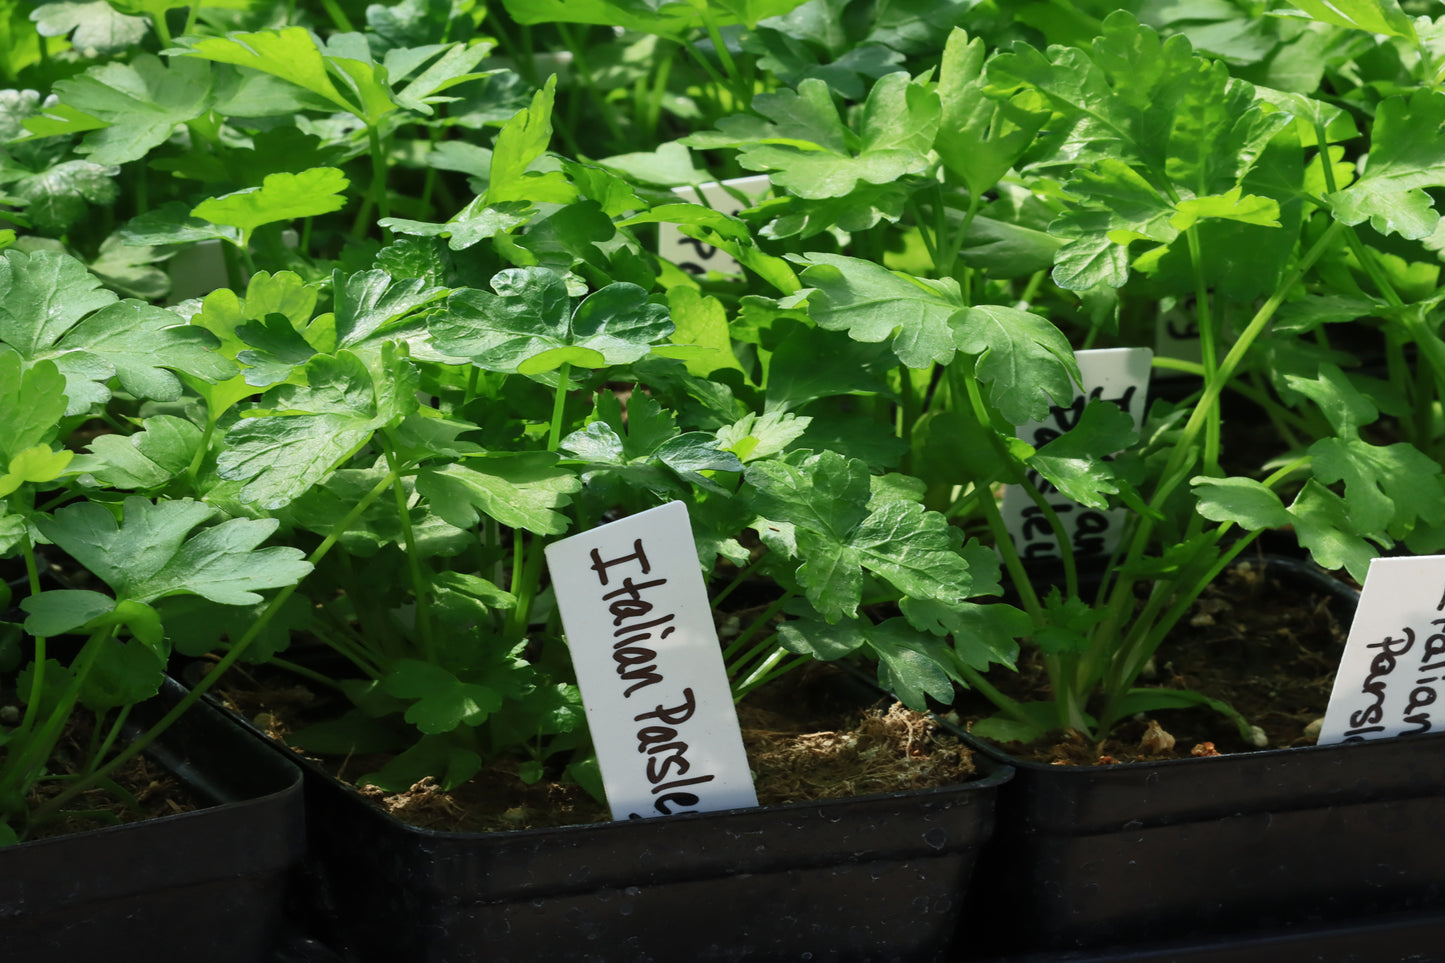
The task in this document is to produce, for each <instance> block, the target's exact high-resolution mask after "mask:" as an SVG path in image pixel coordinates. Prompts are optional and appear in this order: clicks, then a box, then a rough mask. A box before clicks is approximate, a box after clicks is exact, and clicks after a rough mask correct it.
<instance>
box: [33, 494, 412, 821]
mask: <svg viewBox="0 0 1445 963" xmlns="http://www.w3.org/2000/svg"><path fill="white" fill-rule="evenodd" d="M398 480H399V479H398V478H397V477H396V476H395V475H394V474H392V473H391V472H388V473H387V475H386V477H385V478H383V479H381V481H379V482H377V483H376V484H375V485H374V486H372V489H371V490H370V491H369V492H367V493H366V494H365V495H363V496H361V498H360V499H358V500H357V502H356V504H355V505H353V506H352V508H351V511H349V512H347V513H346V517H344V518H343V519H342V520H341V521H339V522H337V523H336V525H335V526H334V527H333V528H332V529H331V532H330V533H329V534H328V535H327V536H326V538H324V539H323V540H322V541H321V544H320V545H318V546H316V548H315V549H314V550H313V551H312V552H311V554H310V555H309V556H307V559H306V560H307V561H308V562H310V563H311V564H312V565H313V566H315V565H316V563H317V562H319V561H321V559H322V558H324V557H325V556H326V554H327V553H328V552H330V551H331V549H332V548H333V547H335V545H336V543H337V542H338V541H340V540H341V536H342V535H344V534H346V532H347V531H349V530H350V529H351V526H353V525H355V524H356V522H357V521H358V520H359V519H360V518H361V516H362V515H363V514H365V513H366V510H367V509H369V508H370V507H371V506H372V504H373V503H374V502H375V501H376V500H377V499H378V498H380V497H381V496H382V495H384V494H385V493H386V491H387V489H388V488H390V487H391V486H392V485H394V484H396V483H397V482H398ZM295 592H296V584H292V585H288V586H286V587H285V588H283V589H281V591H279V592H277V593H276V595H275V596H273V597H272V599H271V601H270V603H269V604H268V605H267V606H266V609H265V611H263V612H262V613H261V614H260V615H259V616H258V617H257V618H256V620H255V621H254V622H252V623H251V624H250V625H249V626H248V627H247V629H246V631H245V632H243V633H242V634H241V637H240V638H239V639H237V640H236V642H235V643H234V644H232V645H231V647H230V648H229V649H227V650H226V654H225V655H223V656H221V658H220V659H219V660H218V661H217V662H216V664H215V666H214V667H213V668H212V669H211V671H210V672H207V673H206V674H205V675H203V676H201V678H200V679H198V680H196V684H195V685H193V686H192V687H191V690H190V691H189V692H187V693H186V694H185V695H184V696H182V697H181V698H180V699H179V700H178V701H177V702H176V704H175V705H174V706H172V707H171V709H170V711H169V712H167V713H166V714H165V715H164V716H162V717H161V718H160V720H159V721H158V722H156V723H155V724H154V725H152V726H151V727H150V728H149V729H147V730H146V731H145V732H143V733H141V734H140V735H139V736H137V737H136V738H135V739H134V740H132V741H131V742H130V744H129V745H127V746H126V747H125V748H124V749H122V750H121V751H120V752H118V753H116V755H115V758H113V759H111V760H110V762H108V763H106V764H105V765H103V766H101V767H100V768H99V769H97V770H95V771H94V772H92V773H91V774H89V775H88V776H86V777H85V778H83V779H79V780H76V782H74V783H73V784H71V785H70V786H69V787H68V788H67V789H65V790H64V791H63V792H61V793H59V794H58V795H56V796H54V797H52V798H51V799H50V800H48V801H47V802H46V803H45V804H44V805H42V806H40V807H39V808H38V809H36V811H35V813H34V818H37V819H38V818H41V817H43V816H45V815H46V814H48V813H52V812H55V811H57V810H59V809H60V807H61V806H63V805H65V804H66V803H67V802H69V801H70V800H71V799H73V798H74V797H75V796H77V795H79V794H80V793H82V792H84V791H85V790H87V789H89V788H90V787H91V786H93V785H95V784H96V783H97V782H99V781H101V780H103V779H106V778H109V776H110V775H111V773H113V772H115V771H116V770H117V769H119V768H120V767H121V766H123V765H125V763H126V762H127V761H129V760H130V759H131V758H133V757H134V756H136V755H137V754H139V753H141V752H144V751H145V750H146V749H147V748H148V747H149V746H150V744H151V743H153V742H155V741H156V739H158V738H160V736H161V734H162V733H164V732H165V731H166V730H167V729H169V728H170V727H171V726H172V725H174V724H175V721H176V720H177V719H179V718H180V717H181V716H182V714H184V713H185V711H186V710H187V709H189V708H190V707H191V706H193V705H195V704H196V702H197V701H199V700H200V698H201V697H202V696H204V695H205V694H206V692H207V691H208V690H209V689H210V688H211V686H213V685H215V684H216V681H217V680H218V679H220V678H221V677H222V676H223V675H225V673H226V670H227V669H229V668H230V667H231V666H233V665H235V664H236V662H237V661H238V660H239V659H240V658H241V656H242V655H244V654H245V652H246V650H247V649H248V648H249V647H250V646H251V643H252V642H255V641H256V639H257V638H258V637H259V636H260V635H261V632H262V631H263V630H264V629H265V628H266V626H267V625H268V624H269V623H270V621H271V619H273V618H274V617H275V616H276V613H277V612H279V611H281V607H282V606H284V605H285V604H286V601H287V600H288V599H289V598H291V596H292V595H293V594H295Z"/></svg>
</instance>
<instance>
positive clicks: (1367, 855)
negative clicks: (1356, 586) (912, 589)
mask: <svg viewBox="0 0 1445 963" xmlns="http://www.w3.org/2000/svg"><path fill="white" fill-rule="evenodd" d="M1268 571H1269V572H1270V574H1271V576H1273V577H1277V578H1278V580H1279V582H1280V584H1281V586H1282V587H1283V588H1284V589H1286V590H1306V589H1308V590H1313V591H1315V592H1323V593H1325V594H1327V595H1328V596H1329V597H1330V598H1331V599H1332V603H1333V604H1334V605H1337V606H1338V611H1337V613H1336V614H1337V616H1338V617H1339V618H1340V619H1341V621H1342V623H1343V624H1348V623H1349V620H1350V618H1352V616H1353V609H1354V606H1355V604H1356V603H1357V602H1358V593H1356V592H1355V591H1354V590H1352V589H1350V588H1349V587H1347V586H1345V585H1343V584H1342V583H1338V582H1335V581H1333V580H1332V579H1329V578H1328V577H1327V576H1324V575H1323V574H1321V573H1318V572H1317V571H1316V570H1314V569H1312V568H1309V567H1307V566H1306V565H1304V564H1303V563H1299V562H1294V561H1292V560H1287V559H1281V560H1276V559H1271V560H1270V561H1269V567H1268ZM970 738H971V737H970ZM973 742H974V745H975V747H976V748H979V749H981V750H982V751H983V752H985V753H988V754H991V755H993V756H994V757H995V758H996V759H998V760H1000V761H1003V762H1006V763H1007V764H1009V765H1011V766H1013V767H1015V769H1016V770H1017V771H1016V774H1015V776H1014V778H1013V779H1012V780H1011V781H1010V782H1009V783H1008V784H1006V785H1005V786H1003V787H1001V791H1000V797H999V824H998V827H997V829H996V831H995V834H994V837H993V839H992V840H991V841H990V843H989V845H988V847H987V851H986V852H985V854H984V856H983V858H982V860H981V863H980V866H979V878H980V879H988V880H989V884H988V887H987V890H986V891H984V892H981V893H980V894H979V895H980V900H977V901H974V902H973V903H972V904H971V905H973V906H978V907H980V910H979V912H978V913H977V914H976V916H975V918H971V919H969V920H966V921H965V924H964V927H965V929H964V932H965V933H968V932H970V931H973V932H975V933H976V934H978V936H979V938H978V939H961V940H960V941H959V946H960V948H961V949H960V953H959V958H978V957H988V956H1003V955H1008V956H1009V957H1010V958H1012V956H1013V955H1023V954H1026V953H1027V952H1029V951H1042V950H1076V949H1088V948H1100V947H1113V951H1112V952H1110V953H1108V954H1106V955H1104V956H1098V955H1090V954H1088V953H1083V954H1079V955H1078V957H1077V958H1078V959H1081V960H1083V959H1089V960H1093V959H1105V958H1107V959H1134V958H1135V957H1134V956H1132V955H1127V954H1125V953H1124V952H1123V950H1125V949H1128V948H1129V947H1130V945H1131V944H1143V943H1146V942H1148V941H1165V942H1168V941H1177V940H1181V939H1184V940H1190V939H1194V938H1199V939H1200V940H1201V941H1202V942H1201V943H1200V944H1199V945H1200V947H1203V946H1205V945H1206V944H1207V942H1208V941H1209V940H1214V941H1216V942H1217V941H1219V940H1221V939H1236V940H1241V941H1243V942H1242V943H1238V944H1226V949H1225V950H1221V951H1219V952H1220V953H1224V954H1225V955H1215V956H1208V955H1204V956H1195V955H1191V954H1192V953H1193V952H1196V951H1191V954H1185V955H1179V954H1178V952H1177V948H1178V946H1177V944H1175V946H1176V949H1175V950H1162V951H1160V952H1162V953H1164V955H1156V956H1148V955H1144V956H1141V957H1139V958H1140V959H1151V960H1152V959H1159V960H1164V959H1176V958H1177V959H1181V960H1185V959H1187V960H1194V959H1200V960H1204V959H1209V960H1214V959H1220V960H1223V959H1235V958H1236V957H1233V956H1229V955H1227V953H1228V949H1227V947H1228V945H1253V944H1252V943H1251V942H1250V940H1251V939H1253V938H1280V939H1285V938H1288V937H1290V936H1291V934H1306V935H1304V936H1301V937H1299V938H1303V939H1308V938H1309V937H1308V935H1307V934H1308V933H1309V932H1310V931H1312V930H1316V929H1318V928H1320V927H1324V926H1328V925H1344V926H1347V927H1350V926H1356V925H1357V926H1360V927H1365V928H1368V927H1370V926H1375V925H1381V926H1385V927H1386V928H1387V929H1388V928H1389V927H1390V925H1391V922H1390V921H1391V920H1394V919H1397V917H1394V916H1391V915H1390V914H1405V915H1404V916H1402V917H1398V919H1403V920H1405V921H1406V922H1405V923H1404V924H1402V925H1403V927H1404V928H1403V929H1395V930H1391V932H1394V933H1396V936H1395V937H1394V938H1395V939H1397V940H1408V939H1411V938H1413V937H1412V936H1411V935H1410V934H1412V933H1421V934H1425V936H1422V937H1421V938H1422V939H1425V938H1426V937H1427V936H1428V940H1427V942H1424V943H1421V944H1420V945H1419V947H1418V948H1417V952H1426V953H1427V956H1424V957H1420V958H1421V959H1424V958H1429V957H1430V956H1435V957H1436V958H1438V948H1439V945H1440V944H1439V942H1438V935H1439V920H1438V919H1436V920H1435V923H1434V927H1433V929H1432V928H1431V927H1429V926H1426V927H1425V928H1424V929H1420V925H1423V922H1422V921H1425V920H1426V919H1427V915H1425V914H1429V913H1431V912H1440V913H1445V874H1442V872H1441V867H1442V866H1445V833H1442V832H1441V827H1442V826H1445V733H1431V734H1426V735H1419V736H1411V737H1403V738H1393V739H1381V740H1375V741H1370V742H1361V743H1352V744H1339V745H1329V746H1308V747H1300V748H1291V749H1275V750H1264V751H1259V752H1251V753H1241V754H1236V755H1223V756H1214V757H1206V758H1199V759H1181V760H1167V761H1163V762H1157V763H1127V764H1122V765H1112V766H1108V765H1106V766H1050V765H1043V764H1040V763H1036V762H1031V761H1025V760H1022V759H1017V758H1014V757H1012V756H1010V755H1008V754H1007V753H1005V752H1003V751H1001V750H1000V749H999V748H998V747H996V746H993V745H991V744H988V743H986V742H982V741H979V740H973ZM1412 927H1413V929H1412ZM990 932H993V933H1000V932H1003V933H1005V934H1006V935H1004V936H1003V937H1002V939H998V940H994V941H992V942H990V941H988V940H987V938H986V937H987V934H988V933H990ZM1139 952H1141V953H1143V952H1144V950H1143V949H1140V951H1139ZM1197 952H1203V950H1202V949H1197ZM1170 953H1174V954H1175V955H1170ZM1060 958H1061V959H1064V958H1067V959H1073V958H1075V957H1074V956H1072V955H1069V956H1066V957H1060ZM1245 958H1246V957H1240V959H1245ZM1247 958H1248V959H1253V958H1254V957H1247ZM1275 958H1277V959H1314V958H1315V956H1314V955H1312V954H1306V955H1304V956H1293V955H1290V954H1286V955H1285V956H1282V957H1275ZM1325 958H1326V957H1321V959H1325ZM1328 958H1329V959H1336V958H1337V957H1334V956H1330V957H1328ZM1338 958H1339V959H1342V960H1343V959H1347V958H1348V957H1338ZM1359 958H1360V959H1403V958H1409V954H1405V955H1396V954H1393V953H1391V954H1389V955H1386V956H1383V957H1381V956H1374V957H1359Z"/></svg>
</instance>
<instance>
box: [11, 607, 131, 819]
mask: <svg viewBox="0 0 1445 963" xmlns="http://www.w3.org/2000/svg"><path fill="white" fill-rule="evenodd" d="M116 628H117V627H116V626H114V625H107V626H105V627H104V628H101V629H97V630H96V631H95V632H93V633H91V635H90V637H89V638H87V639H86V640H85V644H84V645H83V646H82V647H81V650H80V655H78V656H77V657H76V660H75V663H74V665H73V667H72V670H71V676H70V681H69V682H68V683H67V684H66V686H65V691H64V693H62V694H61V696H60V699H59V700H58V701H57V702H56V703H55V704H54V705H53V706H50V707H48V712H47V714H46V718H45V720H44V722H42V723H41V724H40V726H39V728H38V729H37V730H36V731H35V733H34V735H33V736H32V738H30V739H27V740H26V742H25V744H24V746H22V747H21V749H20V752H19V754H18V755H14V756H10V757H7V758H6V760H5V770H6V771H5V773H4V775H3V777H0V799H3V798H5V797H6V796H8V795H10V794H11V793H13V792H16V791H17V790H19V789H21V788H23V787H24V786H25V785H27V784H28V783H29V781H30V779H31V778H32V777H31V775H30V774H31V773H32V772H34V771H35V770H36V769H37V768H39V767H42V766H44V765H45V763H46V760H48V759H49V758H50V756H51V754H52V753H53V752H54V751H55V746H56V743H58V742H59V741H60V737H61V735H62V734H63V733H64V731H65V727H66V725H67V724H68V723H69V722H70V714H71V712H73V711H74V710H75V705H76V703H77V702H79V701H80V693H81V691H82V690H83V689H84V688H85V682H86V680H87V679H88V678H89V677H90V673H91V670H92V669H94V668H95V665H96V662H97V661H99V659H100V653H101V652H102V650H103V649H104V648H105V645H106V644H107V643H108V642H110V640H111V639H112V638H113V637H114V636H115V632H116ZM32 695H33V696H36V697H37V698H38V697H39V693H32Z"/></svg>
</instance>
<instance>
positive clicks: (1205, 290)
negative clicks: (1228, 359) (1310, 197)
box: [1184, 227, 1222, 475]
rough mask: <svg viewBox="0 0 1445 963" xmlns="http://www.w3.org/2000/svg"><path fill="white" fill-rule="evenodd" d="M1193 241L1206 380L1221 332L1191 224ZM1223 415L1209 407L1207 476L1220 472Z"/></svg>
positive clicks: (1189, 232) (1187, 233) (1189, 236)
mask: <svg viewBox="0 0 1445 963" xmlns="http://www.w3.org/2000/svg"><path fill="white" fill-rule="evenodd" d="M1184 236H1185V238H1187V239H1188V242H1189V262H1190V266H1191V268H1192V269H1193V273H1194V311H1195V315H1196V317H1197V318H1198V322H1199V323H1198V327H1199V353H1200V358H1201V360H1202V361H1203V363H1204V371H1205V375H1204V377H1205V379H1206V380H1207V379H1208V378H1209V377H1210V376H1211V375H1213V374H1214V371H1215V367H1216V364H1217V361H1218V347H1217V339H1218V334H1219V332H1218V331H1216V330H1215V325H1214V312H1213V309H1212V307H1211V302H1210V298H1209V287H1208V285H1206V284H1205V282H1204V254H1203V251H1202V250H1201V248H1200V244H1199V229H1198V228H1197V227H1190V228H1189V229H1188V230H1187V231H1185V232H1184ZM1221 420H1222V419H1221V418H1220V412H1219V406H1218V405H1213V406H1211V407H1210V409H1209V420H1208V422H1207V423H1206V425H1205V431H1204V473H1205V474H1206V475H1218V474H1219V435H1220V425H1221Z"/></svg>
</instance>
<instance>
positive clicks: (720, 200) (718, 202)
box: [657, 174, 772, 274]
mask: <svg viewBox="0 0 1445 963" xmlns="http://www.w3.org/2000/svg"><path fill="white" fill-rule="evenodd" d="M771 189H772V181H770V180H769V179H768V176H767V175H766V174H756V175H754V176H752V177H734V178H732V179H731V180H726V181H723V182H721V183H718V182H716V181H713V182H710V183H707V184H699V185H698V186H697V187H690V186H688V187H674V188H673V189H672V192H673V193H674V194H676V195H677V196H679V197H681V198H682V199H683V200H685V201H691V202H692V203H694V204H706V205H707V206H708V207H710V208H712V209H713V210H715V211H721V212H722V213H724V214H736V213H737V212H738V211H741V210H743V209H745V208H747V207H750V206H752V205H751V204H744V203H743V201H742V200H740V199H739V198H738V197H737V195H738V194H742V195H743V196H744V197H746V198H748V199H749V200H750V201H751V202H752V203H757V202H758V201H759V200H761V199H762V198H763V197H764V196H765V195H766V194H767V193H768V191H769V190H771ZM657 253H658V254H659V255H660V256H661V257H662V258H663V259H664V260H668V261H671V262H672V263H673V264H676V265H677V266H678V267H680V268H682V269H683V270H684V271H687V272H688V273H689V274H706V273H707V272H709V271H717V272H718V273H720V274H740V273H742V265H740V264H738V262H737V260H736V259H734V258H733V256H732V255H731V254H726V253H724V252H723V251H720V250H718V249H717V248H715V247H713V246H712V245H711V244H704V243H703V242H702V241H699V240H697V239H696V238H691V237H686V236H684V235H683V233H682V232H681V231H680V230H678V228H677V225H676V224H667V223H661V224H658V225H657Z"/></svg>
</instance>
